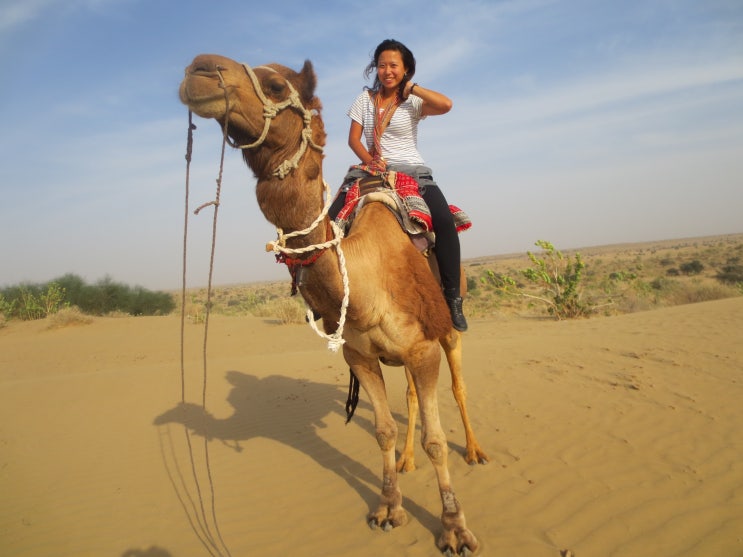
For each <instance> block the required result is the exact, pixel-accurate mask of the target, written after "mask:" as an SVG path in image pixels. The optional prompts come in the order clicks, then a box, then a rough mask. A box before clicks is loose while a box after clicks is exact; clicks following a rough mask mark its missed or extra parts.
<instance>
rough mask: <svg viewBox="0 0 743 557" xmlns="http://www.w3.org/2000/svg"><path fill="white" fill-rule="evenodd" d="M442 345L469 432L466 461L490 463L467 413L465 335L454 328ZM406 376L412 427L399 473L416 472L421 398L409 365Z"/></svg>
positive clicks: (399, 465)
mask: <svg viewBox="0 0 743 557" xmlns="http://www.w3.org/2000/svg"><path fill="white" fill-rule="evenodd" d="M441 346H442V347H443V349H444V354H445V355H446V361H447V363H448V364H449V372H450V373H451V390H452V392H453V393H454V400H456V401H457V406H458V407H459V414H460V416H461V417H462V424H463V425H464V435H465V442H466V446H465V453H464V460H465V462H467V463H468V464H487V463H488V462H489V460H490V459H489V458H488V455H487V454H485V451H483V450H482V448H481V447H480V443H478V441H477V438H476V437H475V432H474V430H473V429H472V424H470V418H469V414H468V412H467V388H466V386H465V384H464V379H463V378H462V335H461V333H459V331H456V330H454V329H452V332H451V334H450V335H449V336H448V337H445V338H442V339H441ZM405 376H406V377H407V380H408V389H407V401H408V428H407V433H406V435H405V447H404V449H403V450H402V452H401V453H400V457H399V458H398V459H397V471H398V472H412V471H413V470H415V423H416V419H417V416H418V397H417V393H416V390H415V383H414V382H413V379H412V377H411V375H410V370H408V368H407V367H406V368H405Z"/></svg>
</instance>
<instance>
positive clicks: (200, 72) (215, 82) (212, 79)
mask: <svg viewBox="0 0 743 557" xmlns="http://www.w3.org/2000/svg"><path fill="white" fill-rule="evenodd" d="M178 93H179V97H180V99H181V102H182V103H183V104H185V105H186V106H188V107H189V108H191V109H192V110H193V111H194V112H196V113H198V112H199V111H198V109H199V108H200V107H206V106H211V105H213V104H214V103H215V102H219V103H222V109H224V102H225V98H224V89H222V87H220V84H219V79H218V76H217V74H216V72H214V71H209V70H205V69H200V68H199V69H191V68H188V69H187V70H186V76H185V77H184V78H183V81H182V82H181V86H180V88H179V90H178ZM212 109H213V107H212ZM211 112H212V110H210V111H209V114H207V115H206V116H207V117H209V116H213V114H211Z"/></svg>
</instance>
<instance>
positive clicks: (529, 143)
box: [0, 0, 743, 289]
mask: <svg viewBox="0 0 743 557" xmlns="http://www.w3.org/2000/svg"><path fill="white" fill-rule="evenodd" d="M248 5H249V3H246V2H238V1H232V0H221V1H220V2H208V3H207V2H196V1H193V0H180V1H178V2H176V1H168V0H159V1H157V0H3V1H2V3H0V67H1V68H2V76H3V77H2V83H1V84H0V125H1V126H2V128H1V129H2V131H1V132H0V286H7V285H10V284H17V283H19V282H25V281H28V282H45V281H47V280H50V279H53V278H55V277H58V276H60V275H63V274H65V273H75V274H78V275H80V276H82V277H83V278H85V279H86V280H88V281H90V282H94V281H96V280H99V279H100V278H103V277H104V276H110V277H112V278H113V279H114V280H116V281H119V282H125V283H127V284H131V285H135V284H136V285H141V286H145V287H147V288H155V289H160V288H167V289H171V288H172V289H176V288H178V287H179V285H180V280H181V260H182V242H183V215H184V181H185V160H184V154H185V145H186V130H187V117H188V116H187V114H188V113H187V110H186V108H185V107H184V106H182V105H181V104H180V102H179V101H178V97H177V88H178V84H179V82H180V80H181V78H182V75H183V69H184V67H185V66H186V65H188V63H189V62H190V60H191V59H192V58H193V57H194V56H195V55H197V54H199V53H204V52H212V53H218V54H222V55H225V56H229V57H231V58H233V59H235V60H238V61H240V62H247V63H249V64H251V65H260V64H262V63H268V62H279V63H282V64H284V65H287V66H290V67H293V68H295V69H298V68H299V67H300V66H301V65H302V63H303V62H304V60H305V59H310V60H311V61H312V62H313V63H314V65H315V69H316V72H317V74H318V79H319V87H318V95H319V96H320V98H321V99H322V101H323V105H324V110H323V119H324V121H325V125H326V128H327V132H328V136H329V137H328V144H327V147H326V151H325V153H326V159H325V178H326V179H327V180H328V182H329V183H330V184H331V185H332V186H333V188H335V187H336V186H337V185H338V184H339V183H340V180H341V178H342V176H343V174H344V173H345V170H346V168H347V167H348V166H349V165H350V164H353V163H354V162H355V160H354V158H353V155H352V153H351V151H350V149H349V148H348V147H347V145H346V138H347V132H348V118H347V116H346V110H347V108H348V106H349V105H350V103H351V102H352V100H353V98H354V97H355V96H356V94H357V93H358V92H359V91H360V90H361V88H362V87H363V86H364V85H365V84H366V82H365V80H364V78H363V75H362V72H363V68H364V67H365V66H366V64H367V62H368V60H369V56H370V53H371V51H372V50H373V49H374V47H375V46H376V45H377V44H378V43H379V42H380V41H381V40H382V39H385V38H390V37H392V38H396V39H399V40H401V41H403V42H404V43H406V44H407V45H408V46H409V47H410V48H411V49H412V50H413V52H414V53H415V55H416V58H417V60H418V70H417V74H416V77H415V80H416V81H418V82H420V83H421V85H424V86H426V87H430V88H433V89H436V90H439V91H441V92H443V93H445V94H447V95H448V96H450V97H451V98H452V99H453V101H454V109H453V110H452V111H451V112H450V113H449V114H446V115H444V116H439V117H435V118H430V119H427V120H426V121H425V122H423V123H422V124H421V128H420V149H421V151H422V153H423V156H424V157H425V158H426V160H427V162H428V164H429V165H430V166H432V167H433V169H434V175H435V177H436V179H437V181H438V182H439V184H440V185H441V187H442V188H443V191H444V192H445V194H446V195H447V197H448V199H449V201H450V202H451V203H454V204H456V205H459V206H460V207H462V208H463V209H464V210H465V211H466V212H467V213H468V214H469V215H470V217H471V218H472V220H473V222H474V226H473V228H472V229H471V230H470V231H468V232H466V233H465V234H463V235H462V237H461V239H462V249H463V256H464V257H476V256H483V255H498V254H504V253H513V252H524V251H526V250H527V249H531V248H533V244H534V242H535V241H536V240H538V239H546V240H550V241H551V242H553V243H554V244H555V245H556V246H557V247H558V248H561V249H569V248H580V247H586V246H593V245H602V244H611V243H623V242H637V241H649V240H661V239H670V238H684V237H692V236H702V235H710V234H723V233H735V232H743V2H740V0H705V1H704V2H699V1H698V0H673V1H670V0H669V1H655V0H641V1H637V0H627V1H623V2H609V1H603V2H602V1H587V0H577V1H567V0H513V1H497V0H482V1H470V0H457V1H450V2H439V1H436V0H405V1H401V2H394V1H389V0H382V1H381V2H375V3H373V4H369V3H368V2H358V1H355V0H352V1H348V0H342V1H341V0H337V1H336V0H329V1H325V2H294V1H292V0H287V1H284V2H276V3H273V4H271V3H261V4H259V5H258V6H257V7H248ZM196 124H197V127H198V129H197V130H196V132H195V143H194V158H193V163H192V170H191V205H192V207H195V206H197V205H200V204H201V203H203V202H205V201H208V200H210V199H212V198H213V195H214V190H215V180H216V177H217V172H218V165H219V150H220V141H221V135H220V131H219V129H218V127H217V125H216V124H214V123H213V122H210V121H205V120H197V121H196ZM254 185H255V183H254V180H253V178H252V174H251V173H250V172H249V171H248V170H247V168H245V167H244V165H243V163H242V161H241V159H240V156H239V154H238V153H237V152H234V151H232V152H230V153H228V155H227V165H226V168H225V172H224V177H223V186H222V206H221V208H220V212H219V224H218V232H217V252H216V260H215V283H216V284H235V283H244V282H252V281H262V280H273V279H284V278H286V277H287V273H286V270H285V269H284V268H282V267H281V266H279V265H277V264H276V263H275V262H274V261H273V257H272V255H270V254H267V253H265V252H264V246H265V244H266V242H268V241H270V240H272V239H274V237H275V232H274V230H273V228H272V227H271V226H270V225H269V224H268V223H266V222H265V221H264V219H263V216H262V215H261V213H260V212H259V210H258V208H257V205H256V203H255V198H254ZM211 220H212V219H211V213H210V212H209V211H203V212H202V213H200V214H199V216H196V217H191V219H190V222H189V251H188V258H189V275H188V282H189V285H191V286H202V285H204V284H205V283H206V277H207V270H208V264H209V246H210V243H211V237H210V234H211Z"/></svg>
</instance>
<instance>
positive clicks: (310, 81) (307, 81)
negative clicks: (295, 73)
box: [299, 60, 317, 103]
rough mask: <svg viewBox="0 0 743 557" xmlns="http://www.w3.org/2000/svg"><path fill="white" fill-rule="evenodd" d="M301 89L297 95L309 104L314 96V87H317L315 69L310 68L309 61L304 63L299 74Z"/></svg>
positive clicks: (310, 63)
mask: <svg viewBox="0 0 743 557" xmlns="http://www.w3.org/2000/svg"><path fill="white" fill-rule="evenodd" d="M299 77H300V83H301V89H300V91H299V94H300V95H301V96H302V100H303V101H304V102H306V103H309V102H310V101H311V100H312V97H314V96H315V87H316V86H317V76H316V75H315V69H314V68H313V67H312V62H310V61H309V60H305V61H304V66H302V71H300V72H299Z"/></svg>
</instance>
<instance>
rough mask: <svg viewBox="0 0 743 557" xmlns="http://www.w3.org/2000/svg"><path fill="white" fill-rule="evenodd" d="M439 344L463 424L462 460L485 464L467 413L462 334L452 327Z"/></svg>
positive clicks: (483, 454)
mask: <svg viewBox="0 0 743 557" xmlns="http://www.w3.org/2000/svg"><path fill="white" fill-rule="evenodd" d="M441 346H442V347H443V349H444V354H445V355H446V361H447V363H448V364H449V371H450V372H451V390H452V392H453V393H454V400H456V401H457V406H459V414H460V415H461V417H462V424H463V425H464V435H465V440H466V448H465V455H464V460H465V461H466V462H467V464H487V463H488V461H489V459H488V455H486V454H485V451H483V450H482V448H480V443H478V442H477V439H476V438H475V432H474V431H473V430H472V425H471V424H470V418H469V415H468V414H467V388H466V387H465V385H464V379H463V378H462V335H461V334H460V333H459V331H457V330H455V329H452V332H451V334H450V335H449V336H448V337H444V338H442V339H441Z"/></svg>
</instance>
